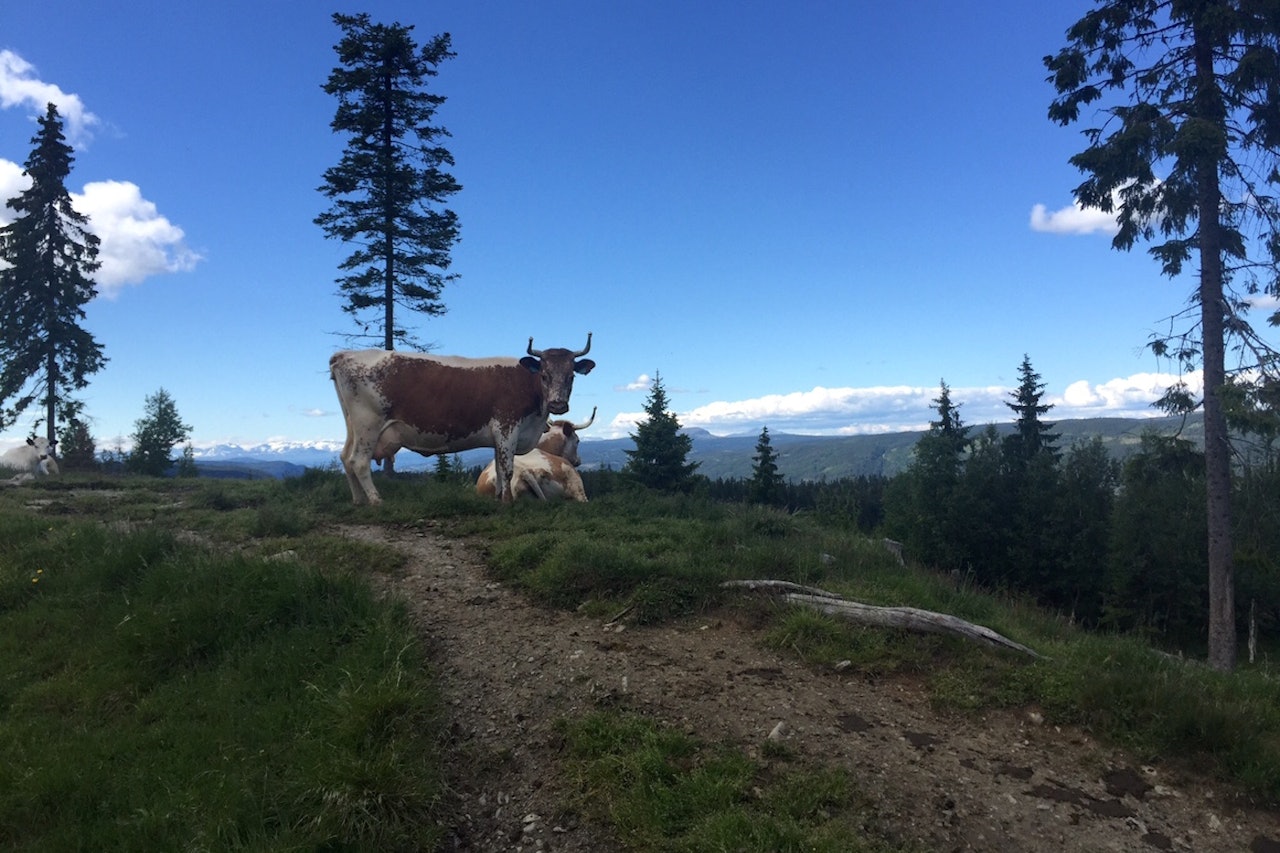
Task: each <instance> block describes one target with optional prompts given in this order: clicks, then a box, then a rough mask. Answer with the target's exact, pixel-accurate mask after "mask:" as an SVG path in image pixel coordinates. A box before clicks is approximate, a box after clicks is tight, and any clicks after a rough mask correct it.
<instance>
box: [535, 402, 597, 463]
mask: <svg viewBox="0 0 1280 853" xmlns="http://www.w3.org/2000/svg"><path fill="white" fill-rule="evenodd" d="M595 420H596V410H595V409H592V410H591V417H589V418H587V419H586V420H585V421H583V422H582V423H580V424H575V423H573V422H572V421H565V420H558V421H551V422H550V423H548V424H547V431H546V432H544V433H543V434H542V438H540V439H538V449H539V450H541V451H542V452H543V453H550V454H551V455H552V456H559V457H561V458H563V459H564V460H565V461H567V462H568V463H569V464H570V465H572V466H573V467H575V468H577V467H578V466H579V465H581V464H582V460H581V459H579V458H578V430H583V429H586V428H587V427H589V426H591V425H592V424H593V423H595Z"/></svg>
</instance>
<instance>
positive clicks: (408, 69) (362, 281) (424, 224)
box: [315, 13, 461, 350]
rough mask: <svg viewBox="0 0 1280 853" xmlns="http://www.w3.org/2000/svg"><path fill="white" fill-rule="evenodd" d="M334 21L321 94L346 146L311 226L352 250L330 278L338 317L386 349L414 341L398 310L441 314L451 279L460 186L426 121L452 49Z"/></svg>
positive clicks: (444, 40) (348, 20)
mask: <svg viewBox="0 0 1280 853" xmlns="http://www.w3.org/2000/svg"><path fill="white" fill-rule="evenodd" d="M333 20H334V23H336V24H337V25H338V26H339V27H340V28H341V29H342V40H341V41H339V42H338V44H337V45H336V46H335V50H336V52H337V54H338V61H339V63H340V64H339V66H338V67H336V68H334V69H333V71H332V73H331V74H330V75H329V79H328V82H326V83H325V84H324V91H325V92H326V93H328V94H330V95H335V96H337V98H338V109H337V112H336V113H335V115H334V118H333V122H332V124H331V127H332V128H333V131H334V132H335V133H338V134H344V135H346V136H347V137H348V140H347V145H346V149H345V150H344V151H343V153H342V158H341V159H340V161H339V162H338V165H336V166H334V167H332V168H330V169H327V170H326V171H325V173H324V184H323V185H322V186H321V187H320V188H319V189H320V192H321V193H322V194H323V195H324V196H325V197H326V198H328V199H330V200H331V201H332V202H333V207H332V208H330V209H329V210H328V211H326V212H324V213H321V214H320V215H319V216H317V217H316V219H315V222H316V224H317V225H319V226H320V227H321V228H322V229H323V230H324V233H325V236H326V237H330V238H336V239H339V240H342V241H343V242H345V243H349V244H351V245H352V246H354V247H355V248H354V251H353V252H352V253H351V255H349V256H348V257H347V259H346V260H345V261H343V262H342V264H341V269H342V275H341V276H339V277H338V279H337V283H338V287H339V292H340V295H341V296H343V297H344V299H345V303H344V304H343V311H345V312H346V313H347V314H349V315H351V317H352V318H353V319H354V320H355V322H356V324H357V325H358V326H359V328H360V332H359V333H358V334H356V335H353V336H352V337H356V338H362V337H363V338H372V339H376V340H380V341H381V345H382V347H383V348H384V349H388V350H390V349H395V344H396V342H403V343H409V344H413V343H414V339H413V336H412V335H411V334H410V333H409V331H408V330H407V329H406V327H405V324H404V320H403V318H400V319H397V317H396V313H395V309H396V307H397V306H400V307H402V308H405V309H406V310H409V311H416V312H419V313H422V314H426V315H428V316H434V315H439V314H443V313H444V311H445V307H444V303H443V302H442V301H441V299H440V293H441V291H442V290H443V288H444V286H445V284H446V283H448V282H450V281H452V280H454V279H455V278H456V276H455V275H451V274H448V273H447V272H446V271H447V270H448V268H449V263H450V256H449V251H450V249H451V248H452V246H453V244H454V242H455V241H456V240H457V238H458V217H457V215H456V214H455V213H454V212H453V211H452V210H449V209H448V208H446V207H444V204H445V202H446V201H447V199H448V198H449V196H451V195H453V194H454V193H456V192H457V191H458V190H460V189H461V186H460V185H459V184H458V182H457V181H456V180H454V178H453V176H452V175H451V174H449V173H448V172H447V171H445V167H448V166H452V165H453V162H454V161H453V156H452V155H451V154H450V153H449V151H448V149H446V148H445V147H444V146H443V145H441V144H440V139H441V138H442V137H446V136H448V135H449V133H448V131H447V130H445V129H444V128H443V127H440V126H438V125H434V124H432V121H433V119H434V117H435V112H436V109H437V108H438V107H439V106H440V105H441V104H443V103H444V101H445V98H444V97H443V96H441V95H437V94H433V93H431V92H428V91H427V90H426V88H425V83H426V80H427V78H430V77H434V76H436V74H437V71H436V67H437V66H438V65H439V64H440V63H441V62H443V61H444V60H446V59H449V58H451V57H453V56H454V53H453V52H452V51H451V50H450V37H449V34H448V33H444V34H442V35H437V36H435V37H434V38H432V39H430V40H429V41H428V42H427V43H426V44H425V45H423V46H422V47H419V46H418V45H417V43H415V41H414V39H413V35H412V32H413V27H412V26H403V25H401V24H390V25H386V24H375V23H373V22H371V21H370V19H369V16H368V15H367V14H364V13H361V14H358V15H343V14H335V15H334V16H333ZM379 332H380V333H381V334H379Z"/></svg>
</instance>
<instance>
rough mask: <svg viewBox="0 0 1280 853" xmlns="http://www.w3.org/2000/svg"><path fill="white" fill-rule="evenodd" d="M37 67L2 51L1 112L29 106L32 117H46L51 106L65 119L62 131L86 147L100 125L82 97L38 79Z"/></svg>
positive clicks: (14, 54)
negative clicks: (94, 129)
mask: <svg viewBox="0 0 1280 853" xmlns="http://www.w3.org/2000/svg"><path fill="white" fill-rule="evenodd" d="M35 73H36V68H35V66H34V65H32V64H31V63H30V62H27V61H26V60H25V59H23V58H22V57H21V56H19V55H18V54H16V53H14V52H13V51H11V50H0V109H9V108H11V107H26V108H27V109H28V110H29V111H30V112H31V113H32V115H37V116H43V115H44V112H45V108H46V107H47V106H48V105H49V104H50V103H52V104H53V105H54V106H56V107H57V108H58V115H59V116H61V117H62V122H63V131H64V133H65V134H66V137H67V141H68V142H69V143H70V144H71V146H72V147H73V148H86V147H88V144H89V141H90V140H91V139H92V138H93V128H94V127H95V126H97V125H98V124H99V123H100V122H99V119H98V117H97V116H96V115H94V114H93V113H91V112H89V111H88V110H87V109H85V106H84V102H83V101H81V100H80V96H79V95H74V94H71V93H69V92H64V91H62V89H61V88H59V87H58V86H56V85H54V84H53V83H46V82H44V81H43V80H40V79H39V78H37V77H36V76H35Z"/></svg>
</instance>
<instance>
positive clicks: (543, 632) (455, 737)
mask: <svg viewBox="0 0 1280 853" xmlns="http://www.w3.org/2000/svg"><path fill="white" fill-rule="evenodd" d="M342 532H343V533H344V534H345V535H348V536H352V537H357V538H361V539H367V540H371V541H379V542H386V543H389V544H391V545H393V546H395V547H397V548H401V549H403V550H404V551H405V552H406V553H407V555H408V557H409V560H408V565H407V566H406V568H405V570H404V572H403V573H402V574H398V575H397V576H395V577H381V578H380V579H379V583H381V584H383V585H384V586H385V587H386V588H387V590H388V591H393V592H395V593H398V594H400V595H402V596H404V597H405V598H406V599H407V600H408V601H409V602H410V603H411V608H412V612H413V613H414V615H415V618H416V620H417V622H418V624H419V625H420V627H421V630H422V635H423V638H424V641H425V643H426V644H427V646H428V648H429V649H430V651H431V654H432V656H433V659H434V660H436V661H437V662H438V666H439V675H440V678H441V680H442V687H443V691H444V694H445V698H446V703H447V708H448V711H449V714H450V716H451V720H450V727H451V728H450V732H451V747H450V749H451V753H450V761H449V766H450V768H451V772H452V774H453V778H452V779H451V780H450V784H451V785H452V787H453V789H454V791H455V793H456V796H457V798H458V809H457V811H458V814H457V822H456V824H455V826H454V827H453V831H452V836H451V839H450V844H451V846H452V848H453V849H456V850H473V851H535V850H545V851H566V852H568V851H575V852H577V853H587V851H591V853H600V851H608V850H617V849H624V845H622V844H621V843H620V840H619V839H617V838H615V837H613V836H612V834H611V831H610V830H609V829H608V828H607V827H602V826H599V825H597V824H594V823H592V822H591V821H589V820H587V819H585V818H582V817H580V816H579V815H578V813H577V812H576V811H575V810H574V809H573V808H572V802H573V792H571V791H569V790H566V788H565V787H564V783H563V782H562V780H561V779H560V778H559V775H558V774H557V765H558V762H559V761H560V755H559V750H558V739H557V737H556V735H555V732H554V729H553V725H554V722H555V720H556V719H558V718H560V717H563V716H565V715H574V714H578V713H581V712H583V711H586V710H589V709H591V708H595V707H600V706H601V705H602V704H609V705H611V706H621V707H626V708H630V709H634V710H636V711H638V712H641V713H644V714H645V715H648V716H650V717H653V718H656V719H658V720H661V721H663V722H665V723H667V724H669V725H672V726H676V727H679V728H681V729H684V730H687V731H689V732H691V733H694V734H696V735H697V736H698V737H699V738H701V739H703V740H707V741H715V742H718V741H723V742H727V743H731V744H737V745H739V746H740V747H741V748H742V749H744V750H746V751H748V752H752V753H753V752H754V751H755V750H757V749H759V747H760V745H761V744H762V743H763V742H764V741H765V740H766V739H767V738H768V737H769V736H770V733H773V734H774V737H780V738H782V739H783V741H784V742H785V743H786V744H787V746H788V747H789V750H790V752H791V753H792V754H794V755H797V756H800V757H801V759H802V760H812V761H813V762H815V763H818V762H821V763H829V762H834V763H837V764H839V765H842V766H844V767H847V768H851V769H852V770H853V772H854V775H855V777H856V778H857V779H858V780H859V784H860V785H861V787H862V789H863V792H864V793H865V794H866V795H867V796H869V797H870V798H871V800H872V801H873V803H874V807H875V809H876V812H877V814H878V816H879V822H880V823H881V824H882V825H883V826H885V827H886V828H887V834H888V836H889V837H890V838H891V839H894V840H898V841H902V842H904V843H906V842H914V843H915V844H917V845H919V846H920V847H923V848H924V849H927V850H938V851H962V850H975V851H1043V850H1065V851H1090V853H1095V851H1150V850H1186V851H1253V853H1273V851H1276V852H1278V853H1280V816H1278V815H1277V814H1276V813H1273V812H1268V811H1264V810H1261V809H1257V808H1254V807H1251V806H1250V805H1248V804H1247V803H1246V802H1245V801H1244V800H1243V799H1242V798H1240V797H1238V796H1236V795H1235V794H1234V793H1233V792H1232V791H1231V790H1230V789H1228V788H1226V787H1224V786H1221V785H1217V784H1214V783H1211V782H1209V781H1206V780H1205V779H1201V778H1197V777H1196V776H1194V775H1192V774H1190V773H1189V772H1186V771H1176V770H1172V769H1170V768H1168V767H1166V766H1154V767H1153V766H1143V765H1140V764H1137V763H1135V762H1134V761H1132V760H1131V759H1129V758H1128V757H1126V756H1125V755H1123V754H1122V753H1121V752H1119V751H1118V750H1115V749H1111V748H1108V747H1105V746H1103V745H1100V744H1098V743H1096V742H1095V741H1094V740H1092V739H1091V738H1090V737H1089V736H1088V735H1086V734H1084V733H1081V732H1079V731H1074V730H1069V729H1059V728H1058V727H1055V726H1053V725H1049V724H1046V723H1044V722H1043V720H1042V719H1041V718H1040V716H1039V715H1038V714H1037V713H1036V712H1035V711H1034V709H1028V710H1024V711H1021V712H1017V713H1012V712H1011V713H990V714H986V715H983V716H955V715H944V714H939V713H937V712H935V711H933V710H931V709H930V707H929V703H928V702H927V701H926V699H925V697H924V695H923V693H922V691H921V690H920V689H919V688H918V687H917V686H915V685H914V684H913V683H911V682H910V681H908V680H901V679H898V680H893V679H889V680H881V681H877V682H874V683H872V682H869V681H868V680H867V679H865V678H863V677H861V676H858V675H846V674H842V673H840V672H838V671H835V670H831V671H818V670H815V669H813V668H812V667H808V666H806V665H804V664H802V663H800V662H799V661H797V660H796V659H794V658H791V657H787V656H785V655H781V654H778V653H775V652H772V651H770V650H767V649H764V648H762V647H761V645H760V644H759V634H758V632H757V631H756V630H754V629H753V628H752V627H751V626H747V625H742V624H739V623H738V622H736V621H735V620H734V619H733V618H732V617H729V616H716V615H714V614H712V615H709V616H705V617H703V618H699V619H694V620H691V621H683V622H680V623H677V624H671V625H664V626H660V627H655V628H636V627H625V626H624V627H619V626H617V625H605V624H603V622H602V620H599V619H590V618H585V617H583V616H580V615H577V614H573V613H565V612H560V611H550V610H546V609H543V608H540V607H537V606H534V605H532V604H530V603H528V602H527V601H526V600H525V599H524V598H523V597H522V596H520V595H518V594H516V593H514V592H512V591H510V590H508V589H506V588H505V587H504V586H502V585H501V584H498V583H495V582H494V581H493V580H492V579H491V578H490V577H488V576H487V574H486V572H485V568H484V564H483V559H482V557H481V555H480V553H479V551H478V546H476V545H475V544H468V543H466V542H464V541H459V540H456V539H450V538H447V537H445V536H443V535H440V534H439V533H438V532H435V531H433V530H432V529H430V528H427V529H425V530H423V529H416V528H414V529H408V528H406V529H402V530H396V529H386V528H382V527H347V528H343V530H342Z"/></svg>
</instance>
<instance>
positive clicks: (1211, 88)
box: [1044, 0, 1280, 670]
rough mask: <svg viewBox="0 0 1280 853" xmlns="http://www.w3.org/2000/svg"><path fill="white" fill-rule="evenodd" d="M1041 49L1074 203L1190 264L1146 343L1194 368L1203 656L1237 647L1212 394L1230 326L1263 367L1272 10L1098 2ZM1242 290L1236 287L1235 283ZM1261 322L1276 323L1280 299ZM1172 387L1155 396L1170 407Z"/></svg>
mask: <svg viewBox="0 0 1280 853" xmlns="http://www.w3.org/2000/svg"><path fill="white" fill-rule="evenodd" d="M1067 40H1068V41H1067V45H1066V47H1064V48H1063V49H1062V50H1060V51H1059V52H1058V53H1057V54H1055V55H1051V56H1046V57H1045V58H1044V62H1045V67H1046V68H1047V69H1048V70H1049V72H1050V77H1049V80H1050V82H1051V83H1052V84H1053V86H1054V88H1055V89H1056V90H1057V93H1058V98H1057V99H1056V100H1055V101H1053V102H1052V104H1050V106H1049V118H1050V119H1051V120H1052V121H1055V122H1057V123H1058V124H1062V125H1067V124H1071V123H1074V122H1076V121H1078V120H1079V119H1080V118H1081V116H1082V115H1084V116H1088V117H1089V120H1090V121H1092V122H1095V124H1094V125H1093V126H1091V127H1087V128H1086V129H1085V131H1084V135H1085V138H1086V139H1087V140H1088V147H1087V148H1086V149H1085V150H1084V151H1081V152H1080V153H1078V154H1076V155H1075V156H1073V157H1072V158H1071V164H1072V165H1074V166H1075V167H1076V168H1078V169H1080V170H1081V172H1083V173H1084V174H1085V175H1086V178H1085V181H1084V182H1083V183H1082V184H1080V185H1079V186H1078V187H1076V189H1075V196H1076V200H1077V201H1078V202H1079V203H1080V204H1081V205H1084V206H1086V207H1095V208H1098V209H1100V210H1103V211H1107V212H1114V213H1115V214H1116V224H1117V226H1118V231H1117V233H1116V236H1115V237H1114V238H1113V240H1112V246H1114V247H1115V248H1117V249H1123V250H1129V249H1131V248H1132V247H1133V245H1134V244H1135V243H1137V242H1138V241H1150V242H1151V243H1152V245H1151V247H1150V249H1149V251H1150V253H1151V255H1152V256H1153V257H1154V258H1155V259H1156V260H1157V261H1158V262H1159V263H1160V266H1161V270H1162V271H1163V272H1164V274H1166V275H1168V276H1170V277H1173V276H1176V275H1179V274H1181V273H1182V271H1183V268H1184V266H1185V265H1187V264H1188V263H1191V264H1192V265H1193V266H1194V268H1195V270H1196V272H1195V275H1196V278H1197V281H1196V285H1195V287H1194V288H1193V292H1192V296H1191V298H1190V300H1189V304H1188V310H1187V312H1186V314H1184V315H1182V318H1183V319H1185V320H1186V321H1187V322H1186V325H1185V326H1183V327H1182V329H1181V330H1177V329H1171V331H1172V332H1174V333H1173V334H1169V335H1162V336H1158V337H1155V338H1154V339H1153V340H1152V342H1151V346H1152V349H1153V351H1155V352H1156V354H1157V355H1170V356H1173V357H1175V358H1177V359H1178V361H1179V362H1180V364H1181V366H1182V367H1183V368H1184V369H1188V370H1190V369H1194V367H1195V366H1196V365H1197V364H1199V365H1201V366H1202V367H1203V370H1204V373H1203V377H1204V394H1203V399H1202V400H1201V401H1200V405H1201V406H1203V409H1204V433H1205V442H1204V443H1205V474H1206V476H1205V491H1206V506H1207V508H1206V516H1207V525H1206V526H1207V530H1208V564H1209V590H1210V593H1209V636H1208V639H1209V663H1210V664H1211V665H1212V666H1213V667H1214V668H1215V669H1219V670H1230V669H1232V668H1233V667H1234V666H1235V659H1236V613H1235V568H1234V557H1233V547H1232V544H1231V543H1232V538H1231V537H1232V517H1231V492H1232V490H1231V465H1232V459H1231V457H1232V449H1231V446H1230V436H1229V434H1228V430H1227V418H1226V407H1225V405H1224V394H1225V389H1226V387H1227V358H1226V354H1227V350H1228V346H1227V344H1228V339H1232V343H1234V344H1237V345H1239V346H1238V350H1237V351H1238V352H1239V353H1240V354H1241V356H1242V358H1241V362H1240V363H1239V364H1238V365H1237V366H1238V367H1239V368H1241V369H1242V372H1243V373H1246V374H1248V375H1254V376H1257V375H1260V374H1263V373H1268V372H1269V373H1270V374H1271V375H1273V376H1274V375H1275V371H1276V362H1275V361H1274V358H1273V357H1274V354H1275V349H1274V347H1273V346H1268V345H1267V344H1266V343H1265V342H1264V341H1263V340H1262V339H1261V338H1260V336H1258V335H1257V334H1256V333H1255V332H1254V331H1253V329H1252V327H1251V326H1250V324H1249V323H1248V322H1247V320H1246V315H1245V313H1244V309H1245V307H1246V306H1247V305H1248V304H1249V302H1248V301H1247V299H1246V295H1247V294H1252V293H1256V292H1258V291H1262V292H1265V293H1266V294H1268V295H1270V296H1272V297H1276V296H1280V195H1278V194H1277V188H1278V187H1280V169H1278V168H1277V166H1278V165H1280V142H1278V141H1280V109H1278V108H1277V103H1278V100H1277V91H1278V90H1280V15H1277V14H1276V10H1275V7H1274V4H1272V3H1253V2H1250V3H1244V2H1240V0H1200V1H1199V2H1172V1H1171V0H1101V1H1100V2H1099V3H1098V4H1097V6H1096V7H1095V8H1093V9H1091V10H1090V11H1088V12H1087V13H1085V15H1084V16H1083V17H1082V18H1081V19H1080V20H1079V21H1077V22H1076V23H1075V24H1073V25H1072V26H1071V28H1070V29H1068V30H1067ZM1236 287H1240V288H1241V290H1243V293H1241V292H1240V290H1236V289H1235V288H1236ZM1269 321H1270V322H1271V323H1272V324H1277V323H1280V311H1275V312H1274V313H1272V315H1271V317H1270V318H1269ZM1182 396H1183V395H1181V394H1178V393H1175V394H1173V395H1171V396H1170V397H1169V400H1168V402H1169V403H1170V405H1173V406H1176V405H1178V402H1179V398H1180V397H1182Z"/></svg>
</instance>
